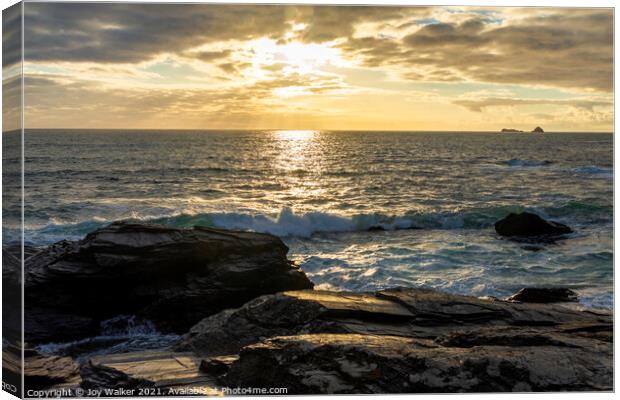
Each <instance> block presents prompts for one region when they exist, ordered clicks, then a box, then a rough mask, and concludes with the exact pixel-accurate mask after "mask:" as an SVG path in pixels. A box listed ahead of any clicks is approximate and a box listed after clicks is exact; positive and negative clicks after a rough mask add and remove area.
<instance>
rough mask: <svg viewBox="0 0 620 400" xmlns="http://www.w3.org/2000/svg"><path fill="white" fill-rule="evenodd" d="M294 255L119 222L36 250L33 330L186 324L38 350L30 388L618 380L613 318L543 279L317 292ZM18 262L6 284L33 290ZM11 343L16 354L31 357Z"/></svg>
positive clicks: (467, 388) (459, 387) (314, 387)
mask: <svg viewBox="0 0 620 400" xmlns="http://www.w3.org/2000/svg"><path fill="white" fill-rule="evenodd" d="M5 250H6V249H5ZM287 250H288V249H287V248H286V246H285V245H284V244H283V243H282V242H281V241H280V240H279V239H277V238H275V237H273V236H270V235H263V234H255V233H248V232H231V231H222V230H215V229H207V228H194V229H170V228H164V227H159V226H150V225H136V224H125V223H116V224H112V225H110V226H109V227H107V228H104V229H101V230H98V231H96V232H93V233H92V234H89V235H88V236H86V238H85V239H84V240H82V241H79V242H60V243H57V244H55V245H53V246H50V247H48V248H46V249H42V250H38V251H33V252H32V253H31V255H30V256H29V257H28V258H27V260H26V274H25V283H26V287H27V288H26V293H27V298H26V304H27V312H28V313H29V315H28V317H27V319H26V329H27V331H26V337H27V340H31V341H32V342H36V341H38V340H41V341H42V340H46V341H48V342H49V341H52V340H53V339H55V340H64V341H68V340H72V339H73V338H74V337H75V336H76V335H81V336H87V335H91V334H92V333H91V332H96V331H97V332H100V330H101V328H102V324H101V323H102V321H104V320H105V321H107V322H106V323H105V324H104V325H106V327H107V329H108V330H110V332H115V331H124V329H125V328H124V327H125V323H124V321H125V319H123V318H118V316H119V315H133V316H134V317H131V318H135V321H134V319H132V320H131V321H133V322H136V321H137V323H139V321H146V320H148V321H153V323H154V324H155V325H156V326H157V328H158V329H161V330H162V331H167V330H171V331H176V332H185V334H184V335H183V336H182V337H181V339H180V340H178V342H176V343H174V344H173V345H172V347H171V348H166V349H158V350H142V351H137V352H124V353H121V354H109V355H89V356H85V357H81V358H79V364H78V361H76V359H72V358H71V357H65V356H62V355H44V354H40V353H38V352H34V351H28V352H27V355H28V356H27V360H26V370H27V371H28V374H27V376H28V377H29V378H27V381H26V382H27V388H37V389H38V388H58V387H71V388H78V387H79V388H80V389H83V390H91V389H92V390H95V391H94V392H90V393H99V394H98V395H100V396H134V395H140V392H123V391H119V392H108V393H105V392H97V390H104V389H106V390H108V391H109V390H115V389H123V390H125V389H127V390H138V389H144V390H146V389H148V391H146V392H143V393H142V394H143V395H164V394H165V395H175V396H176V395H205V394H210V395H216V394H222V388H237V387H256V388H286V390H287V391H286V394H289V395H291V394H327V393H369V394H370V393H419V392H481V391H493V392H499V391H501V392H503V391H565V390H583V391H600V390H607V391H609V390H612V389H613V356H612V354H613V353H612V350H613V316H612V313H611V312H610V311H605V310H594V309H588V310H582V309H577V308H575V307H568V306H567V303H566V302H567V301H573V300H574V293H573V292H572V291H570V290H568V289H554V288H527V289H524V290H522V291H520V292H518V293H516V294H515V295H514V296H511V297H510V298H508V299H505V300H500V299H496V298H486V299H481V298H476V297H470V296H461V295H452V294H447V293H443V292H439V291H434V290H427V289H414V288H394V289H386V290H381V291H377V292H368V293H351V292H334V291H321V290H312V289H311V288H312V286H313V285H312V283H310V281H308V279H307V278H306V276H305V274H304V273H303V272H302V271H301V270H299V269H298V268H297V267H295V266H294V265H293V264H292V263H291V262H290V261H288V260H287V258H286V253H287ZM6 252H7V254H8V255H7V256H6V257H7V258H6V259H7V260H9V263H10V265H12V266H13V267H15V266H16V265H18V264H19V263H16V262H15V260H14V259H13V258H15V257H14V255H13V253H12V252H11V251H9V250H6ZM11 257H13V258H11ZM14 270H15V268H12V269H11V268H9V269H7V270H3V279H6V280H8V281H9V283H11V284H13V285H14V286H17V287H19V286H18V283H16V282H13V281H14V280H15V279H19V277H20V274H16V273H15V271H14ZM289 289H290V290H289ZM557 301H560V302H562V303H560V304H557V303H556V302H557ZM115 318H116V319H115ZM173 337H174V340H177V337H176V336H173ZM76 345H77V346H78V347H80V346H81V347H84V346H86V347H88V346H90V343H89V342H83V343H82V342H78V344H76ZM10 349H11V346H6V349H5V348H4V346H3V358H4V359H7V360H8V361H9V364H11V365H17V366H19V360H18V359H16V358H13V359H11V354H13V355H15V356H17V355H19V352H13V353H11V351H10ZM5 353H6V354H5ZM77 353H79V354H83V352H82V351H78V352H77ZM68 354H72V353H71V352H69V353H68ZM11 360H13V361H14V362H10V361H11ZM280 394H284V393H283V392H280Z"/></svg>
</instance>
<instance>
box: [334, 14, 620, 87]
mask: <svg viewBox="0 0 620 400" xmlns="http://www.w3.org/2000/svg"><path fill="white" fill-rule="evenodd" d="M341 47H342V49H343V50H345V51H347V52H349V54H350V55H351V56H353V57H359V58H360V59H361V61H362V62H364V64H365V65H367V66H370V67H378V66H399V67H400V68H401V69H402V75H403V76H404V77H407V78H409V79H412V80H428V81H433V80H446V79H442V78H441V76H442V75H443V74H446V76H447V77H448V78H447V80H455V79H456V80H462V81H479V82H493V83H508V84H525V85H546V86H554V87H562V88H573V89H581V90H584V89H585V90H597V91H605V92H610V91H611V90H612V87H613V85H612V79H613V70H612V68H613V13H612V11H611V10H608V9H592V10H589V11H587V12H586V11H584V10H576V11H573V10H572V9H561V10H560V11H557V10H556V11H555V13H554V14H551V15H546V14H544V13H540V15H531V13H530V14H528V17H526V18H521V19H519V20H517V21H516V22H515V23H514V24H511V23H509V22H506V23H503V24H502V25H500V26H498V25H497V23H495V21H494V20H489V19H485V18H473V19H469V20H465V21H462V22H460V23H436V24H429V25H424V26H422V27H421V28H420V29H418V30H417V31H415V32H413V33H411V34H409V35H407V36H405V37H404V38H403V39H402V40H399V39H389V40H388V39H385V40H382V41H377V40H376V38H374V40H373V38H372V37H367V38H363V39H349V40H348V41H347V43H345V44H343V45H342V46H341Z"/></svg>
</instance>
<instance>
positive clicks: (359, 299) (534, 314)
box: [175, 289, 609, 356]
mask: <svg viewBox="0 0 620 400" xmlns="http://www.w3.org/2000/svg"><path fill="white" fill-rule="evenodd" d="M601 320H603V321H607V322H609V319H608V315H607V314H605V316H598V315H593V314H590V313H586V312H581V311H576V310H571V309H568V308H565V307H561V306H556V305H552V304H523V303H516V302H506V301H498V300H493V299H479V298H476V297H469V296H458V295H451V294H447V293H443V292H437V291H433V290H426V289H390V290H384V291H380V292H377V293H348V292H327V291H314V290H311V291H310V290H303V291H292V292H284V293H278V294H275V295H268V296H262V297H259V298H257V299H255V300H253V301H251V302H249V303H247V304H244V305H243V306H242V307H240V308H238V309H232V310H225V311H223V312H221V313H219V314H216V315H213V316H211V317H208V318H205V319H204V320H202V321H200V322H199V323H198V324H196V325H195V326H194V327H193V328H192V329H191V330H190V331H189V332H188V333H187V334H186V335H185V336H183V338H182V339H181V341H180V342H179V343H178V344H177V345H176V347H175V349H176V350H177V351H192V352H194V353H195V354H197V355H200V356H214V355H224V354H235V353H238V352H239V350H240V349H241V348H243V347H244V346H246V345H248V344H251V343H256V342H259V341H261V340H263V339H265V338H269V337H274V336H290V335H296V334H300V333H359V334H371V335H398V336H404V337H414V338H432V339H434V338H436V337H438V336H440V335H443V334H448V333H453V332H458V331H467V330H472V329H474V328H476V327H488V326H497V327H502V326H503V327H506V326H510V327H514V329H515V333H517V332H518V331H519V330H520V329H523V328H524V327H538V328H539V329H543V330H546V329H550V328H552V327H557V326H561V325H565V324H567V323H570V324H571V326H590V325H595V324H599V323H600V321H601Z"/></svg>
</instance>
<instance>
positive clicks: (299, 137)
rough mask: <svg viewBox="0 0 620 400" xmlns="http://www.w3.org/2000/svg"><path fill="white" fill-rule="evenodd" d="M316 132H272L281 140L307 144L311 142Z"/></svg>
mask: <svg viewBox="0 0 620 400" xmlns="http://www.w3.org/2000/svg"><path fill="white" fill-rule="evenodd" d="M316 133H317V131H312V130H281V131H274V134H275V135H276V136H277V138H278V139H281V140H295V141H302V142H307V141H309V140H311V139H312V138H313V137H314V135H315V134H316Z"/></svg>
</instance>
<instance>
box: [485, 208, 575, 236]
mask: <svg viewBox="0 0 620 400" xmlns="http://www.w3.org/2000/svg"><path fill="white" fill-rule="evenodd" d="M495 231H496V232H497V233H498V234H499V235H501V236H509V237H515V238H519V237H521V238H532V237H540V238H541V239H543V240H544V239H552V238H553V237H557V236H559V235H564V234H568V233H572V232H573V230H572V229H571V228H569V227H568V226H566V225H563V224H560V223H559V222H553V221H546V220H544V219H543V218H541V217H539V216H538V215H536V214H532V213H529V212H522V213H518V214H515V213H510V214H508V216H506V217H505V218H502V219H501V220H499V221H497V222H496V223H495Z"/></svg>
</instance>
